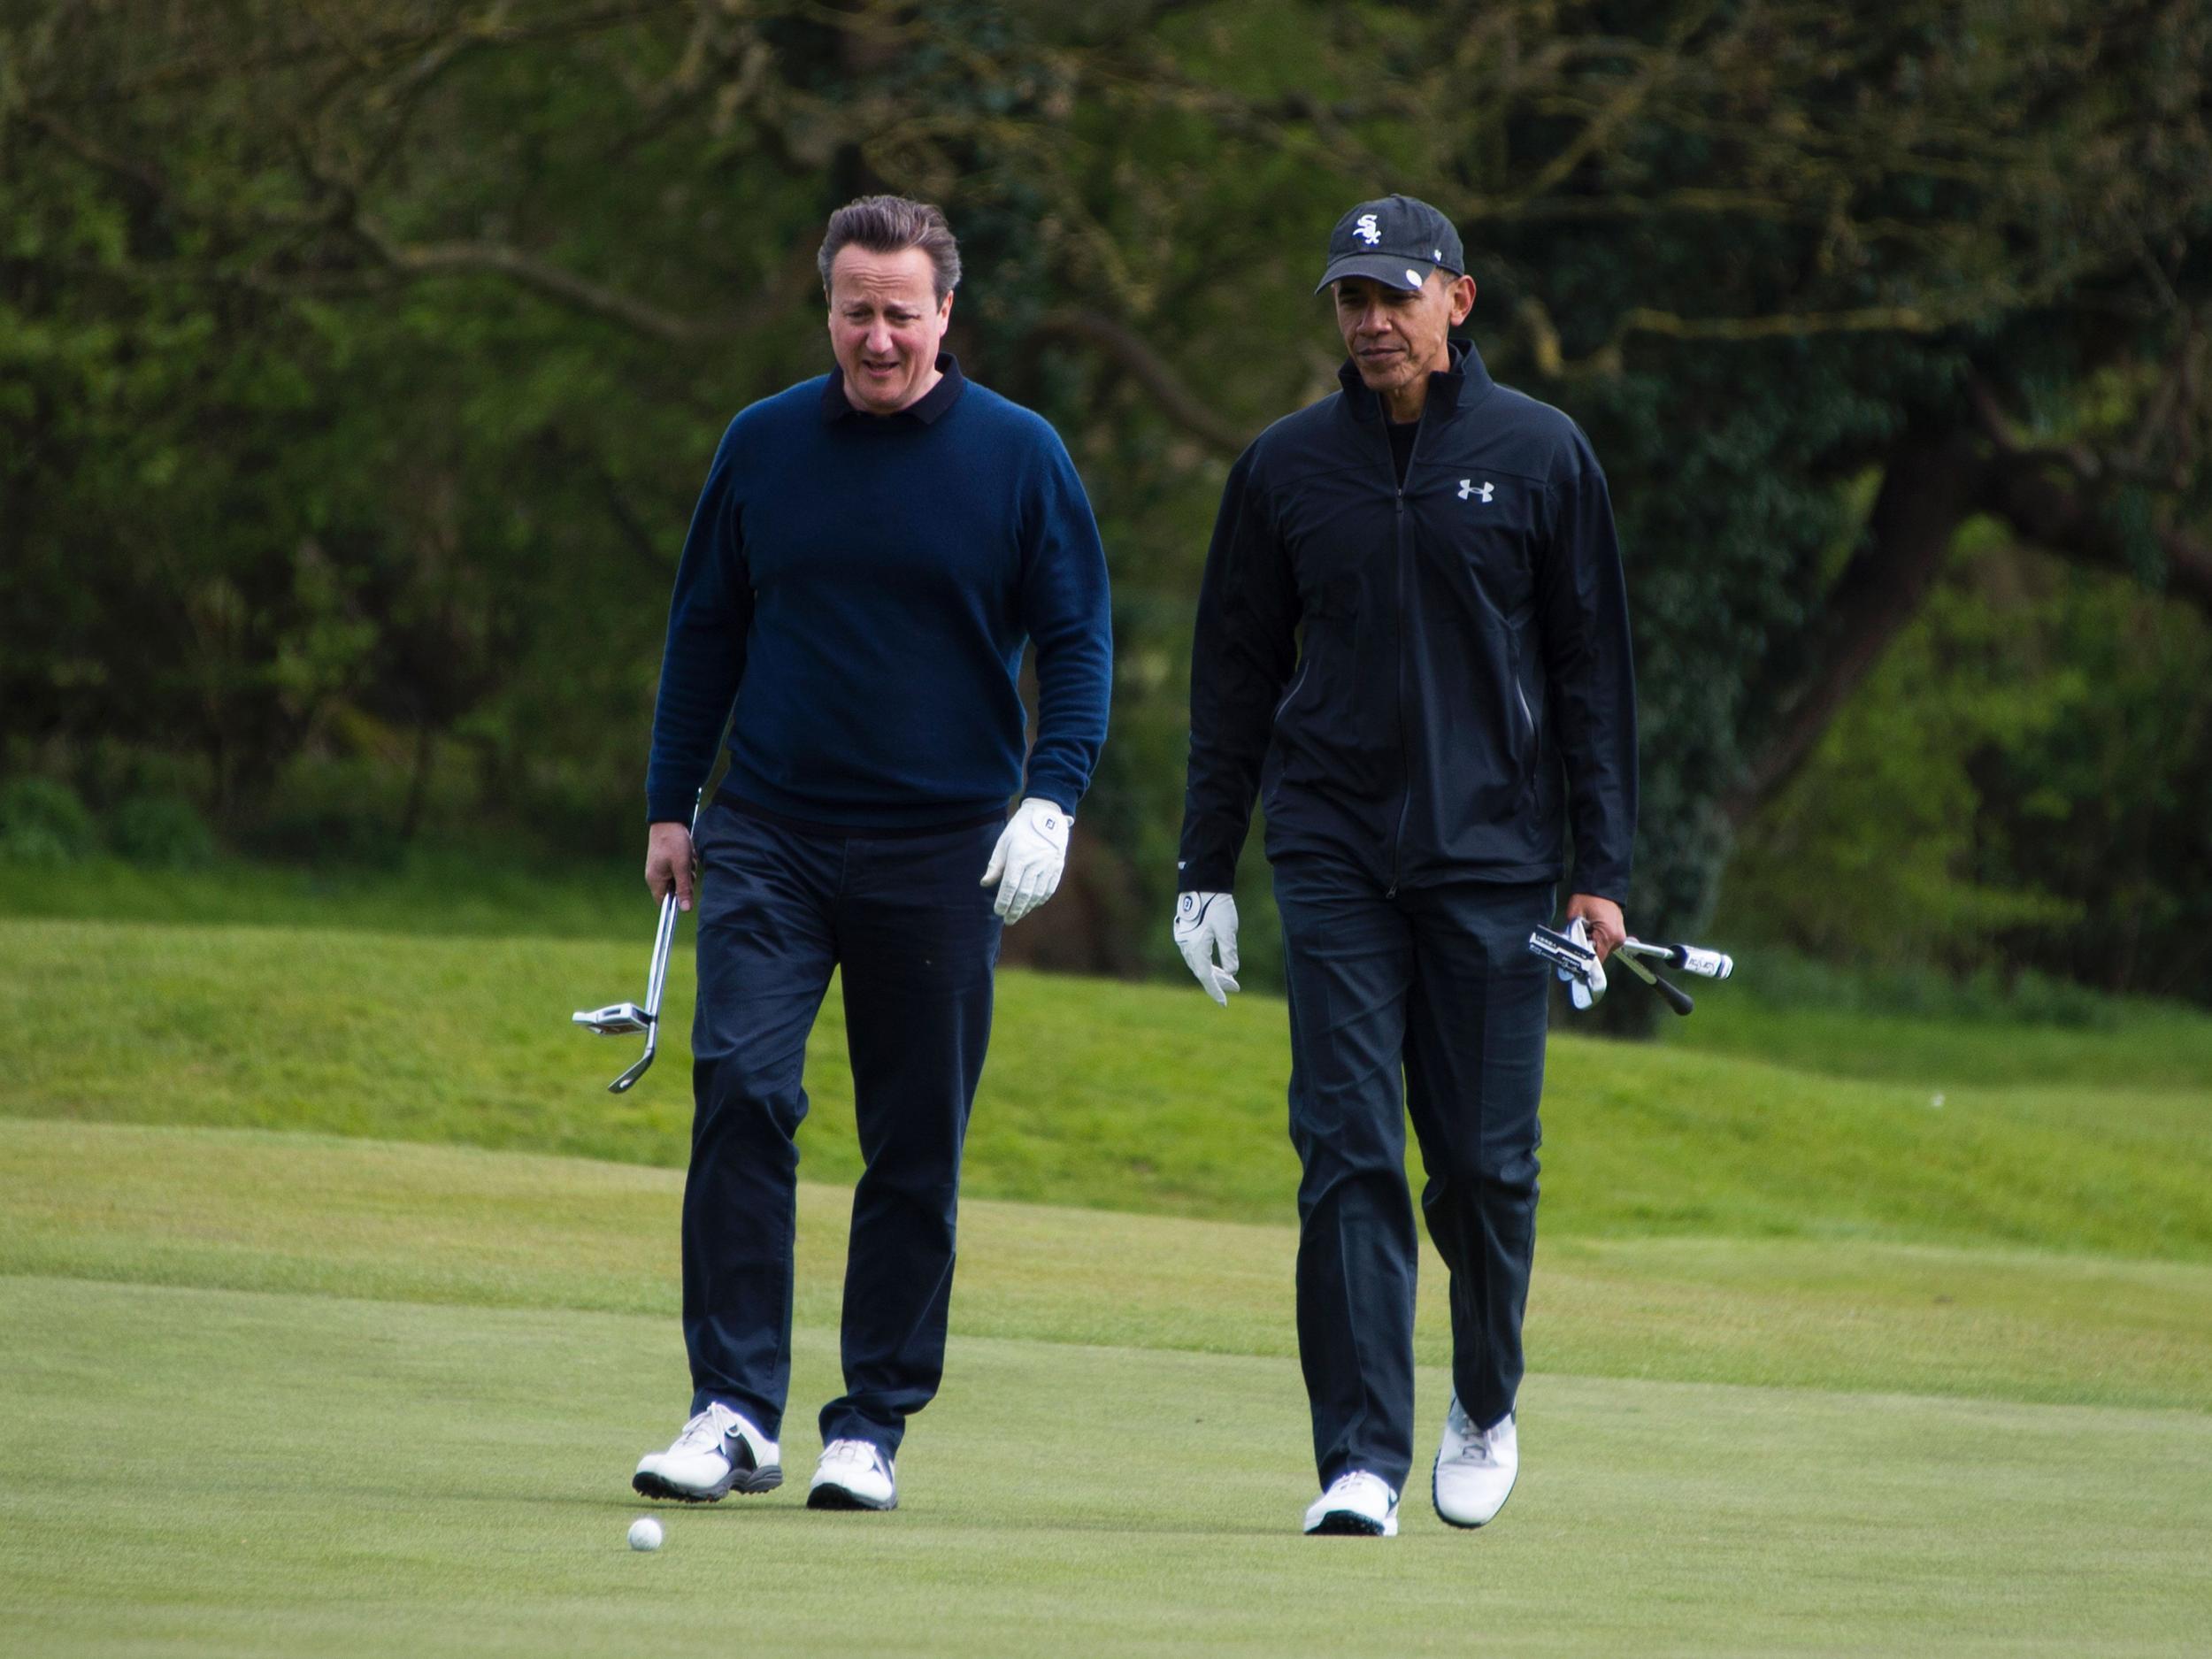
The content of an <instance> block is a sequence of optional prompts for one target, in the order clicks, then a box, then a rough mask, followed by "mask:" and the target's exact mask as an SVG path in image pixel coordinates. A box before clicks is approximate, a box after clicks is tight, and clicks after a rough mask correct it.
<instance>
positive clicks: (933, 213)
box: [814, 196, 960, 304]
mask: <svg viewBox="0 0 2212 1659" xmlns="http://www.w3.org/2000/svg"><path fill="white" fill-rule="evenodd" d="M850 243H857V244H858V245H859V246H861V247H863V248H865V249H866V250H868V251H869V252H870V253H900V252H902V251H903V250H906V249H909V248H919V249H920V250H922V251H923V252H924V253H926V254H927V255H928V256H929V263H930V266H931V269H932V271H933V278H932V285H933V287H934V288H936V290H937V303H939V304H943V303H944V301H945V296H946V295H948V294H949V293H951V292H952V291H953V289H955V288H958V287H959V286H960V244H959V243H958V242H956V241H955V240H954V239H953V234H952V227H951V226H950V225H948V224H947V223H946V222H945V215H944V212H943V211H942V210H941V209H940V208H939V207H937V206H936V204H933V203H930V202H910V201H909V200H908V199H907V198H906V197H904V196H858V197H856V198H855V199H854V200H852V201H850V202H848V203H846V204H845V205H844V206H842V207H841V208H839V209H838V210H837V211H835V212H834V213H832V214H831V215H830V221H829V231H828V233H827V234H826V235H824V236H823V238H822V251H821V253H820V255H819V256H818V257H817V258H816V259H815V262H814V263H815V265H816V266H817V267H818V269H819V270H820V271H821V273H822V297H823V298H825V299H827V298H828V297H829V291H830V267H831V266H832V265H835V264H836V263H837V255H838V252H839V250H841V249H842V248H844V247H846V246H847V245H848V244H850Z"/></svg>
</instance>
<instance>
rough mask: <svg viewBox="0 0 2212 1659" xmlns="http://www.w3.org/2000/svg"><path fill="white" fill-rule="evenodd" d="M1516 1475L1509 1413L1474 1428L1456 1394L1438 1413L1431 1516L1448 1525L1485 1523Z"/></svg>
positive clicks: (1515, 1440)
mask: <svg viewBox="0 0 2212 1659" xmlns="http://www.w3.org/2000/svg"><path fill="white" fill-rule="evenodd" d="M1520 1472H1521V1444H1520V1437H1519V1435H1518V1434H1517V1432H1515V1430H1514V1426H1513V1414H1512V1413H1511V1412H1510V1411H1509V1412H1507V1413H1506V1414H1505V1416H1503V1417H1500V1418H1499V1419H1498V1420H1497V1422H1495V1423H1494V1424H1493V1425H1491V1426H1490V1427H1488V1428H1487V1429H1478V1428H1477V1427H1476V1426H1475V1425H1474V1421H1473V1419H1471V1417H1468V1415H1467V1414H1466V1413H1465V1412H1464V1411H1463V1410H1461V1409H1459V1396H1458V1395H1457V1394H1454V1395H1453V1396H1452V1408H1451V1409H1450V1410H1448V1411H1447V1412H1446V1413H1445V1414H1444V1439H1443V1441H1442V1443H1441V1444H1440V1445H1439V1446H1438V1448H1436V1471H1435V1473H1434V1474H1433V1475H1432V1477H1431V1478H1430V1484H1429V1493H1430V1495H1431V1496H1432V1498H1433V1499H1434V1500H1435V1502H1436V1512H1437V1514H1438V1515H1440V1517H1443V1518H1444V1519H1445V1520H1446V1521H1448V1522H1449V1523H1450V1524H1451V1525H1454V1526H1464V1527H1477V1526H1485V1525H1488V1524H1489V1522H1490V1520H1491V1519H1492V1517H1494V1516H1495V1515H1496V1514H1497V1512H1498V1511H1499V1510H1500V1509H1503V1508H1505V1501H1506V1499H1507V1498H1509V1497H1510V1496H1511V1495H1512V1493H1513V1482H1514V1480H1515V1479H1516V1478H1517V1476H1518V1475H1519V1474H1520Z"/></svg>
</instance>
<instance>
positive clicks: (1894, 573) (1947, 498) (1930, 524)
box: [1722, 421, 1984, 827]
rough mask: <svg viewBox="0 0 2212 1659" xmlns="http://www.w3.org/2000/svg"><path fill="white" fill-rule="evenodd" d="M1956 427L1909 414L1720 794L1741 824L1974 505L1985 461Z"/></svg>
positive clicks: (1877, 654) (1898, 618)
mask: <svg viewBox="0 0 2212 1659" xmlns="http://www.w3.org/2000/svg"><path fill="white" fill-rule="evenodd" d="M1976 451H1977V446H1976V442H1975V440H1974V437H1973V435H1972V434H1970V433H1969V432H1968V431H1966V430H1965V429H1964V428H1962V427H1961V428H1954V429H1951V430H1940V429H1932V428H1931V427H1930V426H1927V425H1925V424H1924V423H1921V422H1918V421H1916V422H1914V423H1912V424H1911V425H1909V426H1907V427H1906V429H1905V430H1904V432H1903V433H1901V434H1900V435H1899V437H1898V440H1897V442H1896V443H1895V445H1894V446H1893V449H1891V452H1890V457H1889V465H1888V467H1887V470H1886V472H1884V474H1883V477H1882V488H1881V493H1880V495H1878V496H1877V497H1876V498H1875V502H1874V511H1873V513H1872V515H1871V517H1870V518H1869V519H1868V520H1867V526H1866V531H1865V534H1864V535H1863V538H1862V540H1861V541H1860V543H1859V549H1858V551H1857V552H1856V553H1855V554H1854V555H1853V556H1852V558H1851V562H1850V564H1849V565H1847V566H1846V567H1845V568H1844V572H1843V574H1842V576H1841V577H1839V579H1838V580H1837V582H1836V585H1835V587H1834V588H1833V589H1832V590H1831V592H1830V593H1829V595H1828V597H1827V600H1826V603H1825V604H1824V607H1823V611H1822V615H1821V618H1820V621H1819V623H1818V624H1817V626H1816V627H1815V629H1814V631H1813V634H1812V640H1811V644H1810V647H1809V650H1808V652H1807V657H1806V661H1805V663H1804V664H1803V666H1802V668H1801V672H1799V673H1798V675H1797V676H1796V678H1795V680H1794V682H1793V686H1792V687H1791V688H1790V689H1789V690H1788V691H1786V693H1785V694H1784V704H1785V706H1784V710H1783V713H1782V715H1781V718H1779V719H1778V721H1777V722H1776V723H1775V725H1774V726H1773V728H1772V733H1771V735H1770V737H1769V739H1768V741H1767V743H1766V746H1765V747H1764V748H1763V749H1762V750H1761V751H1760V753H1759V755H1758V757H1757V758H1756V759H1755V760H1754V761H1753V763H1752V764H1751V766H1750V767H1749V769H1748V770H1747V772H1746V773H1745V775H1744V779H1743V781H1742V782H1741V783H1740V784H1739V785H1738V786H1737V787H1736V788H1735V789H1734V790H1733V791H1732V793H1731V794H1730V795H1728V796H1727V798H1726V799H1725V800H1724V802H1723V803H1722V809H1723V810H1724V812H1725V813H1726V814H1727V817H1728V821H1729V823H1730V824H1731V825H1732V826H1736V827H1741V826H1742V825H1743V824H1744V822H1745V821H1746V820H1747V818H1750V816H1751V815H1752V813H1753V812H1755V811H1756V810H1758V807H1759V804H1760V803H1762V802H1763V801H1766V800H1768V799H1769V798H1770V797H1771V796H1772V795H1775V794H1776V793H1777V792H1778V791H1779V790H1780V789H1781V788H1782V787H1784V786H1786V784H1787V783H1788V782H1789V780H1791V779H1792V778H1793V777H1795V776H1796V775H1797V772H1798V771H1799V769H1800V768H1801V767H1802V766H1803V765H1804V764H1805V762H1806V760H1807V759H1808V758H1809V757H1810V756H1811V754H1812V752H1813V749H1814V748H1815V747H1816V745H1817V744H1818V743H1819V741H1820V738H1821V734H1822V733H1824V732H1825V731H1826V730H1827V729H1828V725H1829V722H1831V721H1832V720H1833V719H1834V718H1836V715H1837V714H1838V712H1839V711H1840V710H1841V709H1842V708H1843V706H1844V704H1845V703H1847V702H1849V701H1850V698H1851V694H1852V693H1853V692H1855V691H1856V690H1857V689H1858V688H1859V687H1860V685H1861V684H1862V683H1863V681H1864V680H1865V679H1866V677H1867V675H1868V674H1869V673H1870V672H1872V671H1873V668H1874V665H1875V664H1877V663H1878V662H1880V661H1881V659H1882V653H1883V652H1884V651H1886V650H1887V649H1889V642H1890V641H1892V640H1893V639H1894V638H1896V637H1897V634H1898V632H1899V630H1901V628H1903V627H1904V626H1905V624H1906V623H1908V622H1909V621H1911V620H1912V618H1913V616H1914V614H1915V613H1916V612H1917V611H1919V609H1920V607H1921V604H1922V603H1924V601H1925V600H1926V598H1927V596H1928V589H1929V588H1930V586H1931V585H1932V583H1933V582H1934V580H1935V576H1936V572H1938V571H1939V570H1940V569H1941V568H1942V565H1943V556H1944V554H1945V552H1946V551H1947V549H1949V547H1950V545H1951V538H1952V536H1953V535H1954V534H1955V533H1956V532H1957V530H1958V527H1959V526H1960V525H1961V524H1962V523H1963V522H1964V521H1965V520H1966V518H1968V517H1969V515H1970V514H1971V513H1972V512H1973V511H1975V509H1976V506H1977V495H1978V492H1979V489H1980V486H1981V474H1982V470H1983V466H1984V463H1983V462H1982V460H1981V459H1980V457H1979V456H1978V454H1977V452H1976Z"/></svg>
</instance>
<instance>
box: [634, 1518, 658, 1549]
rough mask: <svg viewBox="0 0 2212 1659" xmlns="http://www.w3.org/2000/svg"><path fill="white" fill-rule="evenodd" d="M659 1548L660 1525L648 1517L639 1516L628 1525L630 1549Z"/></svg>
mask: <svg viewBox="0 0 2212 1659" xmlns="http://www.w3.org/2000/svg"><path fill="white" fill-rule="evenodd" d="M660 1547H661V1524H660V1523H659V1522H658V1521H657V1520H655V1519H654V1518H653V1517H651V1516H649V1515H641V1516H639V1517H637V1519H636V1520H634V1521H633V1522H631V1523H630V1548H632V1549H658V1548H660Z"/></svg>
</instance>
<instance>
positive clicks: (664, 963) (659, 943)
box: [645, 789, 706, 1043]
mask: <svg viewBox="0 0 2212 1659" xmlns="http://www.w3.org/2000/svg"><path fill="white" fill-rule="evenodd" d="M705 795H706V791H705V790H704V789H702V790H700V791H699V793H698V794H697V795H694V796H692V798H691V827H690V829H689V831H688V832H687V833H688V834H690V835H694V836H695V835H697V834H698V833H699V803H700V801H701V800H702V799H703V798H704V797H705ZM676 917H677V910H676V887H675V884H674V882H673V881H671V882H670V884H669V888H668V892H667V894H666V895H665V896H664V897H663V898H662V900H661V916H660V926H658V927H657V928H656V929H655V930H654V933H653V964H652V966H651V967H649V968H648V969H647V970H646V973H645V1016H646V1018H647V1019H648V1020H649V1021H650V1022H651V1024H652V1031H649V1032H648V1033H647V1035H646V1041H647V1042H648V1043H650V1042H651V1041H652V1040H653V1032H654V1031H657V1030H658V1029H659V1026H660V1019H661V990H662V987H664V986H665V985H666V984H667V983H668V956H669V952H670V950H671V949H672V948H673V946H674V945H675V943H676Z"/></svg>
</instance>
